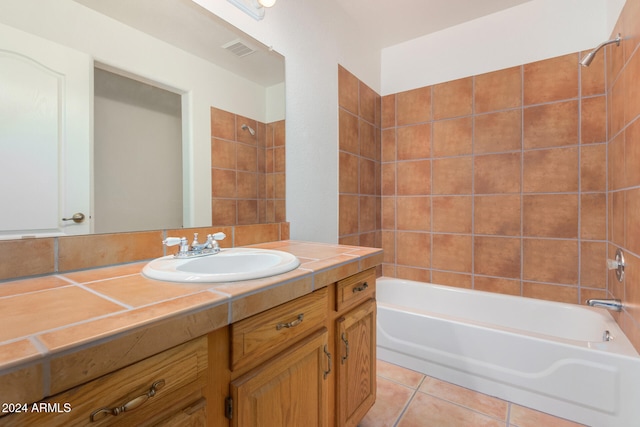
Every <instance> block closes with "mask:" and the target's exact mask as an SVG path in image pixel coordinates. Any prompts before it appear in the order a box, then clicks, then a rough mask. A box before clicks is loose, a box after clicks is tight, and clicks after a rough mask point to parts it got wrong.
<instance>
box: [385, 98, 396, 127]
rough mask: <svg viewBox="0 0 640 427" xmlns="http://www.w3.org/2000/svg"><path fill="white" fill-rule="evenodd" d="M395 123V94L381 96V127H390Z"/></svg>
mask: <svg viewBox="0 0 640 427" xmlns="http://www.w3.org/2000/svg"><path fill="white" fill-rule="evenodd" d="M395 125H396V95H395V94H393V95H386V96H383V97H382V128H383V129H386V128H390V127H393V126H395Z"/></svg>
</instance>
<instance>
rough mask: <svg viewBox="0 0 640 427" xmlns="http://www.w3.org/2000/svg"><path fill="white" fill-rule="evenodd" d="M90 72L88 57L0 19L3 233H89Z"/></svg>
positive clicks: (0, 205) (0, 229) (17, 235)
mask: <svg viewBox="0 0 640 427" xmlns="http://www.w3.org/2000/svg"><path fill="white" fill-rule="evenodd" d="M92 73H93V60H92V58H91V57H89V56H88V55H86V54H83V53H81V52H78V51H76V50H73V49H69V48H66V47H64V46H61V45H58V44H56V43H52V42H50V41H48V40H46V39H42V38H39V37H35V36H33V35H31V34H28V33H25V32H23V31H20V30H16V29H14V28H12V27H8V26H5V25H1V24H0V183H1V184H0V238H20V237H25V236H38V237H39V236H52V235H66V234H86V233H88V232H90V231H91V211H90V207H91V198H90V190H91V175H90V174H91V144H92V130H91V128H92V126H91V117H92V92H93V80H92ZM74 214H82V215H83V216H84V220H83V221H81V222H75V221H73V220H64V219H68V218H71V217H72V216H73V215H74Z"/></svg>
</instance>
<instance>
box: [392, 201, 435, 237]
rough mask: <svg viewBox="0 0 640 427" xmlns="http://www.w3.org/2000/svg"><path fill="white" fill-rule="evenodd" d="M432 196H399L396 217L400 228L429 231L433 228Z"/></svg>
mask: <svg viewBox="0 0 640 427" xmlns="http://www.w3.org/2000/svg"><path fill="white" fill-rule="evenodd" d="M430 199H431V198H430V197H428V196H420V197H398V198H397V200H396V209H397V211H396V212H397V213H396V219H397V221H398V222H397V229H398V230H413V231H429V230H430V229H431V200H430Z"/></svg>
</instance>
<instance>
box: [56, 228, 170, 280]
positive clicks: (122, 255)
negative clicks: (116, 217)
mask: <svg viewBox="0 0 640 427" xmlns="http://www.w3.org/2000/svg"><path fill="white" fill-rule="evenodd" d="M162 239H163V235H162V231H146V232H139V233H116V234H94V235H86V236H70V237H61V238H59V239H58V269H59V271H69V270H79V269H82V268H92V267H102V266H105V265H112V264H120V263H124V262H132V261H141V260H146V259H152V258H157V257H160V256H162V255H163V251H164V248H163V246H162V243H161V242H162ZM87 248H91V250H90V251H88V250H87Z"/></svg>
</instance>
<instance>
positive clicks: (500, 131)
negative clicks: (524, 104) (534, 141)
mask: <svg viewBox="0 0 640 427" xmlns="http://www.w3.org/2000/svg"><path fill="white" fill-rule="evenodd" d="M473 137H474V146H473V151H474V153H477V154H486V153H499V152H503V151H514V150H521V149H522V110H520V109H517V110H508V111H500V112H497V113H491V114H482V115H476V116H475V121H474V128H473Z"/></svg>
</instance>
